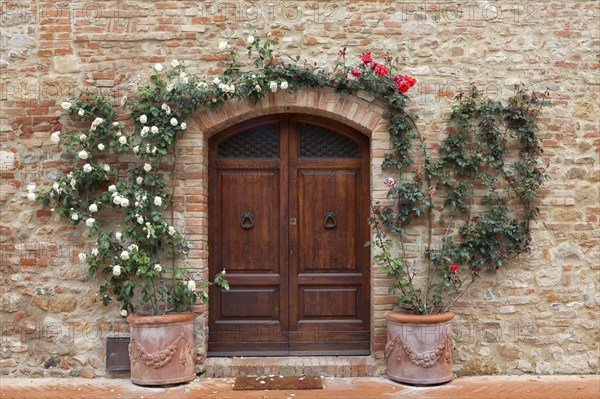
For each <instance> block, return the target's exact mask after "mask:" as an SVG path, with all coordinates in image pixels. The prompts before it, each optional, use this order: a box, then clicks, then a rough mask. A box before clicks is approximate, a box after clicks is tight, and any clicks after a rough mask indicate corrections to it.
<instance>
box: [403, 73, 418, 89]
mask: <svg viewBox="0 0 600 399" xmlns="http://www.w3.org/2000/svg"><path fill="white" fill-rule="evenodd" d="M404 80H406V81H407V82H408V84H409V85H410V87H413V86H414V85H415V83H417V79H415V78H413V77H412V76H408V75H406V76H404Z"/></svg>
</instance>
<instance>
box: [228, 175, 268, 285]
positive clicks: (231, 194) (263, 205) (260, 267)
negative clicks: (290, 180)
mask: <svg viewBox="0 0 600 399" xmlns="http://www.w3.org/2000/svg"><path fill="white" fill-rule="evenodd" d="M219 175H220V176H219V177H220V178H219V188H220V190H219V191H220V196H219V197H220V198H221V203H220V204H219V206H220V212H219V217H220V220H219V221H220V223H218V225H219V226H221V233H220V234H221V240H222V242H221V246H220V247H219V248H218V250H219V251H220V255H221V264H222V265H223V267H224V268H225V269H226V270H227V271H228V272H229V273H238V272H243V273H251V274H253V273H259V272H260V273H278V272H279V259H278V253H279V212H278V211H279V179H278V176H277V175H278V173H277V172H273V171H260V170H247V171H245V173H244V174H240V173H239V172H237V171H224V172H221V173H220V174H219ZM244 215H245V216H244Z"/></svg>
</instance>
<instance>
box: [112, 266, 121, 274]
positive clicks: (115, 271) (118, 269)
mask: <svg viewBox="0 0 600 399" xmlns="http://www.w3.org/2000/svg"><path fill="white" fill-rule="evenodd" d="M113 274H114V275H115V276H120V275H121V266H119V265H116V266H113Z"/></svg>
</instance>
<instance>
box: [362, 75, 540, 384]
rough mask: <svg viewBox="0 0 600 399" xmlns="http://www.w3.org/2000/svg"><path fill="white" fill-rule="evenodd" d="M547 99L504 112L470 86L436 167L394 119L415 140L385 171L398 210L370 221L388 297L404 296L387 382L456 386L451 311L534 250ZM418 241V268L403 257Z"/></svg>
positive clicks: (395, 319) (394, 319)
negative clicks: (413, 148)
mask: <svg viewBox="0 0 600 399" xmlns="http://www.w3.org/2000/svg"><path fill="white" fill-rule="evenodd" d="M546 97H547V93H544V94H540V95H535V96H529V95H527V94H526V93H524V92H523V90H522V89H518V90H517V91H516V93H515V95H514V96H513V97H512V98H510V100H509V101H508V103H507V104H506V105H504V104H502V103H501V102H500V101H495V100H491V99H485V98H483V99H481V98H480V97H479V95H478V93H477V90H476V89H475V87H474V86H472V87H471V90H470V92H469V93H468V94H467V95H462V94H461V95H459V96H458V98H457V100H458V103H457V105H456V106H455V107H454V108H453V112H452V113H451V115H450V122H451V130H450V132H449V135H448V137H447V138H446V139H445V140H444V141H443V142H442V143H441V144H440V146H439V147H438V149H437V156H436V158H433V157H432V156H430V154H429V150H430V146H429V145H428V144H427V143H426V142H425V140H424V139H423V138H422V136H421V134H420V133H419V131H418V129H417V127H416V124H415V123H414V122H413V120H412V118H411V117H410V116H408V115H406V114H401V115H400V116H398V118H399V119H400V120H401V121H402V124H403V125H404V126H410V128H409V129H406V130H405V136H404V137H408V138H409V139H408V140H404V141H403V140H402V138H399V139H397V140H395V143H394V144H395V147H394V149H395V152H394V153H391V154H389V155H388V156H387V157H386V161H385V163H384V167H387V168H397V169H396V170H397V172H398V174H399V175H400V177H401V178H400V179H399V181H396V179H394V178H391V177H390V178H389V179H388V180H387V181H386V182H385V185H386V186H387V189H388V193H387V196H388V198H391V199H392V200H393V203H390V204H387V205H386V206H384V205H382V204H380V203H378V202H376V203H374V204H373V205H372V215H371V217H370V220H369V222H370V224H371V226H372V228H373V232H374V239H373V240H372V241H371V244H372V245H373V246H374V247H375V248H377V250H378V253H377V254H376V255H375V259H376V260H377V261H378V262H379V264H380V265H381V267H382V270H383V271H384V272H385V273H386V274H387V276H388V277H389V278H390V279H391V280H390V281H391V284H390V286H389V291H390V292H394V293H398V295H399V308H400V309H399V310H398V311H390V312H388V313H387V314H386V318H387V322H388V323H387V326H388V341H387V345H386V348H385V355H386V362H387V363H386V365H387V375H388V376H389V377H390V378H391V379H393V380H396V381H399V382H406V383H411V384H423V385H430V384H437V383H443V382H447V381H450V380H451V379H452V342H453V341H452V336H451V322H452V319H453V317H454V314H453V313H452V312H451V309H452V306H453V305H454V304H455V303H456V302H457V301H458V300H459V299H460V298H461V297H462V296H463V295H464V294H465V293H466V292H468V290H469V288H470V287H471V286H472V285H473V284H474V283H475V282H476V281H477V280H478V279H479V278H480V277H481V276H482V275H483V274H484V273H486V272H490V271H495V270H497V269H499V268H501V267H503V266H505V264H506V263H507V261H509V260H510V259H512V258H514V257H516V256H518V255H519V254H520V253H522V252H524V251H528V250H529V244H530V242H531V232H530V224H531V222H532V221H533V220H534V219H535V217H536V216H537V215H538V214H539V210H538V208H536V207H535V203H534V202H535V199H536V198H537V196H538V194H537V190H538V189H539V188H540V187H541V185H542V183H543V180H544V179H545V177H546V176H545V175H544V167H543V165H542V163H541V162H540V156H541V154H542V149H541V148H540V144H539V139H538V137H537V135H536V132H537V126H536V124H535V120H536V117H537V114H538V113H539V111H540V107H541V106H542V105H543V104H544V100H545V98H546ZM410 139H415V140H417V141H418V142H419V143H420V147H421V152H422V157H421V159H422V160H423V161H422V163H421V164H420V165H415V164H411V162H412V161H411V160H410V158H409V159H408V160H407V158H406V157H405V154H406V153H407V152H408V150H409V148H410V147H409V141H410ZM419 168H420V169H421V170H422V173H419V172H416V170H419ZM407 170H412V172H413V173H412V174H407V173H406V172H407ZM411 224H412V225H411ZM415 224H417V225H416V226H415ZM386 232H387V233H390V234H392V235H396V236H397V237H398V239H397V240H392V239H390V238H388V236H387V233H386ZM411 234H412V235H411ZM415 234H417V235H418V234H420V235H421V237H424V239H423V240H422V241H421V242H420V243H421V244H422V247H423V248H424V249H425V250H424V253H423V257H422V258H421V259H419V258H418V257H417V255H416V254H414V252H417V253H418V251H415V250H412V251H409V249H407V245H409V244H407V243H408V242H414V237H415ZM410 239H413V241H409V240H410ZM410 252H413V254H412V255H411V254H410ZM422 259H424V262H422V263H421V262H419V261H420V260H422Z"/></svg>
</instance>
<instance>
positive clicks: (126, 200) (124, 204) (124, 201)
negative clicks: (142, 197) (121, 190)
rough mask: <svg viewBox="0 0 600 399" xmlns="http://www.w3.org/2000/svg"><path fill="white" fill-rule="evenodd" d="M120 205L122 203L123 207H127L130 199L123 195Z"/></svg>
mask: <svg viewBox="0 0 600 399" xmlns="http://www.w3.org/2000/svg"><path fill="white" fill-rule="evenodd" d="M120 205H121V206H122V207H123V208H127V207H128V206H129V200H128V199H127V198H123V197H121V203H120Z"/></svg>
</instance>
